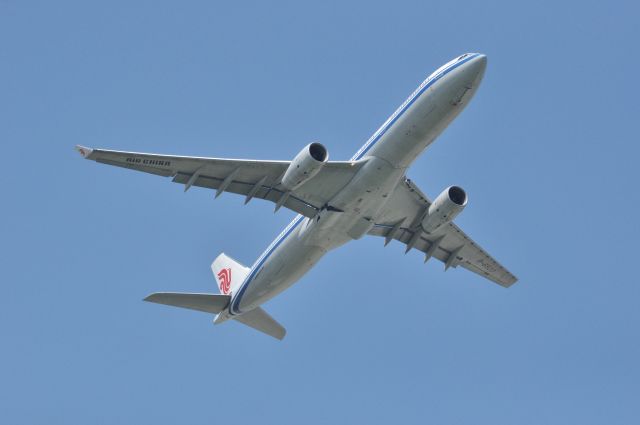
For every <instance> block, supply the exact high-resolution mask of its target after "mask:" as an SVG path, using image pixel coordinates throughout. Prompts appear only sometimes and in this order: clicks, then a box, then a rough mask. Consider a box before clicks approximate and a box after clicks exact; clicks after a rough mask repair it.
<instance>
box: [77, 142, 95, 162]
mask: <svg viewBox="0 0 640 425" xmlns="http://www.w3.org/2000/svg"><path fill="white" fill-rule="evenodd" d="M76 150H77V151H78V152H80V155H82V157H83V158H86V159H89V156H90V155H91V154H92V153H93V149H91V148H87V147H86V146H81V145H76Z"/></svg>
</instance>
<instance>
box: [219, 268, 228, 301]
mask: <svg viewBox="0 0 640 425" xmlns="http://www.w3.org/2000/svg"><path fill="white" fill-rule="evenodd" d="M218 281H219V286H220V290H221V291H222V293H223V294H224V295H227V294H228V293H229V290H230V289H231V269H230V268H227V269H222V270H220V271H219V272H218Z"/></svg>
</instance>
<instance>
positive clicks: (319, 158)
mask: <svg viewBox="0 0 640 425" xmlns="http://www.w3.org/2000/svg"><path fill="white" fill-rule="evenodd" d="M328 160H329V152H328V151H327V148H325V147H324V146H323V145H322V144H321V143H311V144H309V145H307V146H305V147H304V148H303V149H302V150H301V151H300V153H299V154H298V155H296V157H295V158H293V161H291V164H289V168H287V171H285V173H284V177H283V178H282V186H284V187H285V188H286V189H289V190H294V189H296V188H298V187H300V186H302V184H304V183H305V182H307V181H308V180H310V179H311V178H312V177H313V176H315V175H316V174H318V172H319V171H320V170H321V169H322V167H323V166H324V164H326V162H327V161H328Z"/></svg>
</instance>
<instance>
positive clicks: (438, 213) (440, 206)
mask: <svg viewBox="0 0 640 425" xmlns="http://www.w3.org/2000/svg"><path fill="white" fill-rule="evenodd" d="M467 200H468V199H467V194H466V193H465V191H464V190H463V189H462V188H461V187H459V186H449V187H448V188H446V189H445V190H443V191H442V193H440V195H438V197H437V198H436V199H435V201H433V203H432V204H431V205H429V209H428V210H427V214H425V216H424V218H423V219H422V223H421V224H422V228H423V229H424V231H425V232H427V233H433V232H435V231H436V230H438V229H439V228H440V227H442V226H443V225H444V224H447V223H449V222H450V221H452V220H453V219H454V218H455V217H456V216H457V215H458V214H460V213H461V212H462V210H463V209H464V207H465V206H466V205H467Z"/></svg>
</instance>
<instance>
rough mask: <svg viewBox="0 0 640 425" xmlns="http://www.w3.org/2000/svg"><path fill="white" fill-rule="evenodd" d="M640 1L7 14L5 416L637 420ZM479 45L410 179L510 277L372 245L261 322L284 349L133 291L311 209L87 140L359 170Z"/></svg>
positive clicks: (0, 385)
mask: <svg viewBox="0 0 640 425" xmlns="http://www.w3.org/2000/svg"><path fill="white" fill-rule="evenodd" d="M634 3H635V2H631V1H628V2H621V1H612V2H602V1H576V2H557V1H553V2H531V1H528V2H513V1H505V2H499V1H483V2H475V1H474V2H462V1H447V2H426V1H416V2H406V1H394V2H384V3H383V2H361V3H356V2H330V1H322V2H317V1H316V2H297V1H291V2H286V3H284V2H259V1H258V2H247V1H240V2H212V1H199V2H198V1H184V2H163V1H142V2H141V1H126V2H116V1H109V2H87V1H77V2H69V1H56V2H52V1H43V2H35V1H17V0H3V1H0V141H1V143H2V164H3V166H4V179H3V183H2V208H1V210H0V211H1V212H0V214H1V216H0V217H1V220H0V235H1V238H2V243H1V244H0V250H1V252H0V254H1V255H0V258H1V265H2V267H1V270H2V271H1V280H0V285H1V289H2V295H1V296H0V335H1V338H2V344H1V346H0V418H1V419H0V421H1V422H2V423H6V424H13V425H21V424H44V423H46V424H49V425H55V424H133V423H135V424H154V425H159V424H178V423H179V424H218V423H228V424H240V423H260V424H301V423H303V424H329V423H331V424H333V423H335V424H353V423H367V424H389V423H407V424H425V423H434V424H474V425H477V424H492V425H495V424H514V423H517V424H567V423H576V424H578V423H579V424H603V423H607V424H631V423H638V420H639V418H640V411H639V410H640V407H638V406H640V370H639V359H640V335H639V324H640V311H639V308H638V306H639V300H640V282H639V279H638V269H637V268H636V267H635V265H636V264H637V262H638V259H637V253H638V240H639V238H640V232H639V225H638V218H637V211H638V208H639V207H640V195H639V191H638V182H639V179H640V173H639V172H638V165H637V161H638V156H639V154H640V149H639V148H638V143H639V140H638V131H637V126H638V118H639V116H638V112H639V109H638V105H637V99H638V95H639V89H638V87H639V78H638V69H639V60H638V44H637V43H638V40H640V31H639V30H638V17H639V10H638V8H637V6H636V5H635V4H634ZM464 52H482V53H485V54H487V55H488V59H489V64H488V67H487V71H486V75H485V79H484V82H483V84H482V86H481V88H480V90H479V92H478V94H477V95H476V97H475V98H474V99H473V101H472V103H471V104H470V106H469V107H468V108H467V109H466V110H465V111H464V112H463V113H462V114H461V115H460V116H459V118H458V119H457V120H456V121H455V122H454V123H453V124H452V125H451V126H450V127H449V128H448V129H447V130H446V131H445V133H444V134H443V135H442V136H441V137H440V138H439V139H438V140H437V141H436V143H435V144H433V145H432V146H431V147H430V148H429V149H428V150H427V151H426V152H425V153H424V154H423V156H422V157H421V158H420V159H419V160H418V161H416V163H415V164H414V165H413V167H412V168H411V170H410V172H409V173H408V174H409V176H410V178H412V179H413V180H414V181H416V182H417V183H418V184H419V185H420V187H421V188H423V190H424V191H425V192H426V193H427V194H429V195H431V196H435V195H436V194H438V193H439V192H440V191H441V190H442V189H443V188H444V187H446V186H448V185H450V184H459V185H461V186H463V187H464V188H465V189H466V190H467V192H468V194H469V197H470V201H469V205H468V206H467V208H466V210H465V211H464V213H463V214H462V215H461V216H460V217H459V218H458V219H457V222H458V223H459V224H460V225H461V226H462V227H464V229H465V230H466V231H467V232H468V233H469V234H470V235H471V236H472V237H473V238H474V239H475V240H476V241H478V242H479V243H481V244H482V245H483V246H484V247H486V248H487V250H489V251H490V252H491V253H492V254H493V255H495V256H496V258H498V259H499V260H500V261H501V262H502V263H504V264H505V265H507V266H508V267H509V268H510V269H511V270H513V272H514V273H515V274H516V275H518V277H519V278H520V282H519V283H518V284H516V285H515V286H514V287H512V288H511V289H503V288H501V287H499V286H497V285H494V284H492V283H490V282H488V281H485V280H483V279H481V278H480V277H478V276H476V275H474V274H472V273H469V272H467V271H465V270H463V269H457V270H450V271H448V272H447V273H444V272H443V267H442V264H441V263H438V262H435V261H434V262H432V263H429V264H427V265H423V263H422V259H423V257H422V255H421V254H419V253H418V252H411V253H409V254H408V255H404V250H403V247H402V246H400V244H398V243H392V244H390V246H388V247H386V248H383V241H382V240H381V239H379V238H364V239H362V240H359V241H356V242H353V243H351V244H348V245H346V246H344V247H343V248H341V249H340V250H338V251H334V252H332V253H330V254H329V255H328V256H326V257H325V258H324V259H323V260H322V261H321V262H320V264H319V265H318V266H317V267H316V268H315V269H313V270H312V271H311V272H310V273H309V274H308V275H307V276H305V277H304V278H303V279H302V280H301V281H300V282H299V283H298V284H297V285H296V286H294V287H292V288H291V289H289V290H288V291H286V292H285V293H283V294H282V295H281V296H279V297H277V298H275V299H274V300H272V301H271V302H269V303H268V304H267V305H266V309H267V310H268V311H269V312H270V313H271V314H272V315H273V316H274V317H275V318H277V319H278V320H279V321H280V322H281V323H282V324H284V325H285V326H286V328H287V330H288V335H287V337H286V338H285V340H284V341H282V342H278V341H276V340H274V339H272V338H269V337H267V336H264V335H262V334H259V333H257V332H255V331H253V330H251V329H249V328H246V327H244V326H242V325H240V324H237V323H226V324H224V325H221V326H216V327H214V326H213V325H212V323H211V317H209V316H207V315H206V314H203V313H197V312H190V311H186V310H180V309H171V308H168V307H164V306H158V305H152V304H148V303H144V302H142V301H141V300H142V298H144V297H145V296H146V295H147V294H149V293H151V292H154V291H171V290H174V291H194V292H198V291H201V292H206V291H210V292H214V291H216V289H215V281H214V279H213V276H212V275H211V271H210V269H209V264H210V262H211V261H212V260H213V259H214V258H215V257H216V256H217V255H218V254H219V253H220V252H222V251H224V252H226V253H227V254H229V255H231V256H233V257H236V258H237V259H239V260H241V261H242V262H244V263H246V264H251V263H252V262H253V261H254V260H255V258H256V257H257V256H258V255H259V254H260V253H261V252H262V250H263V249H264V248H265V247H266V246H267V245H268V244H269V243H270V242H271V240H272V239H273V238H274V237H275V236H276V235H277V234H278V233H279V232H280V230H281V228H282V227H284V226H285V225H286V223H288V222H289V221H290V220H291V218H292V217H293V215H294V214H293V213H291V212H289V211H285V210H284V209H283V210H280V211H279V212H278V213H277V214H273V205H272V204H270V203H266V202H263V201H254V202H252V203H251V204H249V205H248V206H243V199H242V198H240V197H237V196H234V195H231V194H224V195H223V196H222V197H221V198H219V199H218V200H215V201H214V198H213V192H212V191H206V190H203V189H198V188H194V189H192V190H191V191H189V192H187V193H186V194H184V193H183V191H182V189H183V188H182V187H181V186H178V185H175V184H172V183H171V182H170V180H169V179H163V178H161V177H157V176H152V175H145V174H142V173H135V172H132V171H129V170H123V169H118V168H112V167H107V166H104V165H100V164H96V163H93V162H89V161H84V160H82V159H81V158H80V156H79V155H78V154H77V152H75V151H74V150H73V146H74V145H75V144H84V145H88V146H94V147H104V148H111V149H120V150H134V151H142V152H158V153H168V154H172V153H173V154H183V155H201V156H217V157H242V158H258V159H290V158H292V157H293V156H294V155H295V154H296V153H297V152H298V151H299V150H300V149H301V148H302V146H304V145H305V144H307V143H309V142H311V141H321V142H322V143H324V144H325V145H326V146H327V147H328V148H329V151H330V154H331V157H332V158H333V159H348V158H350V157H351V155H352V154H353V153H354V152H355V151H356V150H357V149H358V148H359V147H360V146H361V145H362V144H363V143H364V141H365V140H366V139H367V138H368V137H369V135H370V134H371V133H372V132H374V131H375V130H376V129H377V127H378V126H379V125H380V124H381V123H382V122H384V120H385V119H386V118H387V116H388V115H390V114H391V113H392V112H393V111H394V109H395V108H396V107H397V106H398V105H399V104H400V103H402V102H403V101H404V99H405V98H406V97H407V96H408V95H409V94H410V93H411V92H412V91H413V90H414V89H415V88H416V86H417V85H418V84H420V82H421V81H422V80H423V79H424V78H425V77H426V76H427V75H429V74H430V73H431V72H432V71H433V70H435V69H436V68H437V67H439V66H440V65H442V64H443V63H445V62H447V61H448V60H450V59H452V58H454V57H456V56H457V55H459V54H461V53H464Z"/></svg>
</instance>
